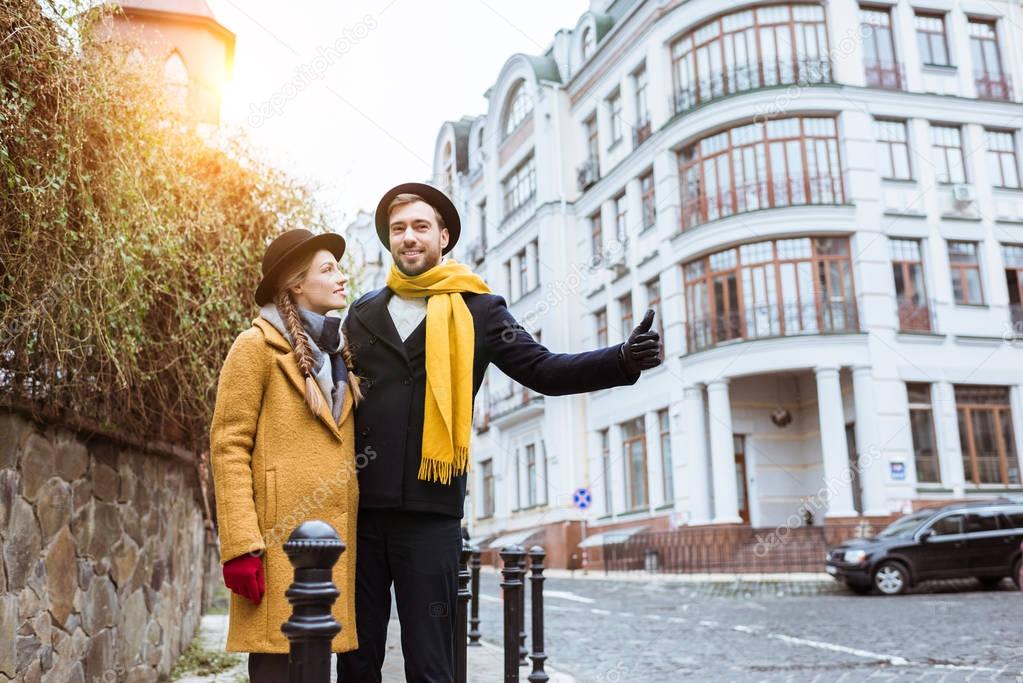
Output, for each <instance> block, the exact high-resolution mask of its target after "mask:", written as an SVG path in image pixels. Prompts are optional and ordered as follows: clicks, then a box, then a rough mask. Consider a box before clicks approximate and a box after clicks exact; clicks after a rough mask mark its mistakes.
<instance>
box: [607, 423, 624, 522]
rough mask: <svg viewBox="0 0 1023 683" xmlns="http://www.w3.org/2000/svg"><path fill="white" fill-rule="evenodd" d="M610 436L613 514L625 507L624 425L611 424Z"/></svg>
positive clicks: (610, 484) (609, 467) (609, 473)
mask: <svg viewBox="0 0 1023 683" xmlns="http://www.w3.org/2000/svg"><path fill="white" fill-rule="evenodd" d="M608 438H609V439H610V443H609V444H608V445H609V446H610V448H609V449H608V450H609V452H610V454H611V462H610V464H609V466H608V475H609V476H610V477H611V481H609V482H607V485H608V487H609V488H610V491H611V510H610V512H611V514H612V515H613V514H615V512H617V511H621V510H624V509H625V500H626V497H625V472H624V470H623V469H622V468H623V467H625V452H624V451H623V450H622V427H621V425H619V424H613V425H611V429H610V432H609V436H608Z"/></svg>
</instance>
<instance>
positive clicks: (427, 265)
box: [394, 252, 440, 277]
mask: <svg viewBox="0 0 1023 683" xmlns="http://www.w3.org/2000/svg"><path fill="white" fill-rule="evenodd" d="M423 256H424V259H423V263H422V265H420V266H416V267H414V268H412V269H409V268H407V267H406V266H405V265H404V263H403V261H402V259H401V258H400V257H396V258H395V259H394V265H395V266H397V268H398V270H400V271H401V272H402V273H403V274H405V275H407V276H408V277H415V276H416V275H422V274H423V273H425V272H426V271H428V270H430V269H431V268H433V267H434V266H436V265H437V264H438V263H440V259H439V258H437V259H434V260H432V261H431V260H429V259H427V258H426V253H425V252H424V254H423Z"/></svg>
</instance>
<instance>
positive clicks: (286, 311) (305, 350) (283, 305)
mask: <svg viewBox="0 0 1023 683" xmlns="http://www.w3.org/2000/svg"><path fill="white" fill-rule="evenodd" d="M274 304H276V305H277V310H278V311H280V312H281V314H282V317H283V318H284V324H285V326H287V328H288V332H289V333H290V334H291V338H292V339H293V340H294V345H295V356H296V357H297V358H298V367H299V369H300V370H301V371H302V374H303V375H305V403H306V405H307V406H309V410H311V411H312V413H313V415H319V414H320V408H321V407H322V406H323V398H322V397H321V396H320V391H319V389H318V388H317V387H316V380H315V379H313V365H314V360H313V353H312V351H311V350H310V349H309V337H307V336H306V333H305V328H304V327H303V326H302V320H301V318H299V317H298V307H297V306H296V305H295V300H294V299H292V298H291V292H289V291H288V290H286V289H281V290H280V291H279V292H277V295H276V296H275V297H274Z"/></svg>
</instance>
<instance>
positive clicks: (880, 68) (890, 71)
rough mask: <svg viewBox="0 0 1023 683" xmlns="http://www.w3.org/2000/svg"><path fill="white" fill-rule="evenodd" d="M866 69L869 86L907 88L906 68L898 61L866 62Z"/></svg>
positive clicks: (886, 88) (895, 88)
mask: <svg viewBox="0 0 1023 683" xmlns="http://www.w3.org/2000/svg"><path fill="white" fill-rule="evenodd" d="M863 66H864V70H865V71H866V76H867V87H868V88H884V89H885V90H905V89H906V70H905V69H904V68H903V66H902V64H899V63H898V62H866V63H865V64H864V65H863Z"/></svg>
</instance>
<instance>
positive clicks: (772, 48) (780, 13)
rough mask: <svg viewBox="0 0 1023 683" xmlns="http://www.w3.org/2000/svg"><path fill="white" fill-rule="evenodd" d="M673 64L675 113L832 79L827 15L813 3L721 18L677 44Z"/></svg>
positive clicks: (768, 7)
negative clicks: (742, 94) (746, 94)
mask: <svg viewBox="0 0 1023 683" xmlns="http://www.w3.org/2000/svg"><path fill="white" fill-rule="evenodd" d="M671 62H672V76H673V80H674V88H675V98H674V99H675V113H676V114H678V113H681V112H683V111H686V110H688V109H691V108H693V107H695V106H696V105H698V104H700V103H702V102H707V101H710V100H712V99H716V98H718V97H723V96H725V95H729V94H732V93H736V92H742V91H745V90H752V89H755V88H762V87H766V86H773V85H785V84H795V83H799V84H800V85H806V84H813V83H829V82H831V80H832V76H831V62H830V60H829V59H828V39H827V28H826V24H825V18H824V10H823V9H822V8H821V7H819V6H817V5H809V4H805V5H804V4H793V5H772V6H767V7H757V8H755V9H744V10H739V11H737V12H730V13H728V14H725V15H723V16H719V17H716V18H714V19H712V20H710V21H708V22H706V23H703V24H700V25H699V26H697V27H696V28H694V29H693V30H691V31H689V32H688V33H686V34H685V35H683V36H682V37H681V38H679V39H678V40H676V41H675V42H674V43H672V45H671Z"/></svg>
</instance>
